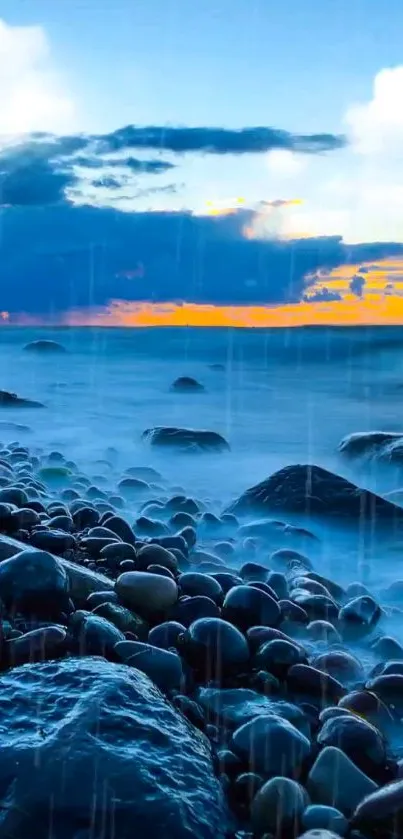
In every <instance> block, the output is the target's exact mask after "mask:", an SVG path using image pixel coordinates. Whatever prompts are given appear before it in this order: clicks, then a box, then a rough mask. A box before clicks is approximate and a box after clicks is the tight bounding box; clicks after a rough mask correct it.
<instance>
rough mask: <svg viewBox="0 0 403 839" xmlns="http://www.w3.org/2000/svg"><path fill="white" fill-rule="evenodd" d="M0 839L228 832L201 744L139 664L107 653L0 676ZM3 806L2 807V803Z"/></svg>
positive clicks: (204, 837) (173, 838) (160, 838)
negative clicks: (122, 662)
mask: <svg viewBox="0 0 403 839" xmlns="http://www.w3.org/2000/svg"><path fill="white" fill-rule="evenodd" d="M0 708H1V717H2V726H1V730H0V747H1V753H2V760H1V766H0V784H1V790H2V802H3V804H2V807H1V808H0V835H2V836H15V837H17V836H18V837H22V836H30V835H32V825H33V824H34V825H35V831H34V832H35V839H48V837H49V836H50V835H52V839H72V837H76V836H77V839H78V836H81V835H83V836H84V835H87V833H88V836H89V834H90V833H91V837H93V839H106V837H112V836H115V837H116V839H117V838H118V837H119V839H133V836H134V835H135V833H136V830H137V827H136V825H141V835H142V836H147V837H148V839H165V838H166V837H167V836H169V839H224V836H225V835H226V833H227V832H228V821H227V813H226V810H225V806H224V804H223V801H222V793H221V789H220V786H219V783H218V781H217V780H216V778H215V777H214V774H213V768H212V761H211V755H210V750H209V746H208V743H207V741H206V739H205V737H204V736H203V735H202V734H200V733H199V732H198V731H197V730H196V729H194V728H193V727H191V726H190V725H189V723H188V722H187V721H186V720H185V718H184V717H183V716H182V715H181V714H179V713H177V711H175V710H174V708H173V707H172V706H171V705H170V704H168V702H166V701H165V700H164V698H163V697H162V695H161V693H160V692H159V691H158V689H157V688H155V687H154V686H153V685H152V683H151V682H150V680H149V679H148V678H147V677H146V676H144V675H143V674H142V673H140V672H139V671H137V670H134V669H132V668H129V667H126V666H124V665H119V664H111V663H109V662H106V661H103V660H102V659H74V658H72V659H68V660H65V661H60V662H52V663H50V664H37V665H25V666H24V667H19V668H16V669H14V670H11V671H9V672H8V673H6V674H3V675H2V676H1V677H0ZM5 802H6V805H5Z"/></svg>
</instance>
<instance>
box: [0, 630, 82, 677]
mask: <svg viewBox="0 0 403 839" xmlns="http://www.w3.org/2000/svg"><path fill="white" fill-rule="evenodd" d="M66 638H67V632H66V630H65V629H64V628H63V627H61V626H46V627H41V628H40V629H34V630H32V631H31V632H26V633H25V634H23V635H21V636H20V637H19V638H12V639H10V640H9V641H7V642H6V647H5V653H6V659H7V662H8V663H9V664H10V665H11V666H12V667H16V666H18V665H19V664H26V663H28V662H33V661H47V660H49V659H51V658H54V657H55V656H57V655H60V654H61V653H62V652H64V651H65V647H64V642H65V640H66Z"/></svg>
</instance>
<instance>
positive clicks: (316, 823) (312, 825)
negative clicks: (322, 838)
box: [301, 804, 349, 839]
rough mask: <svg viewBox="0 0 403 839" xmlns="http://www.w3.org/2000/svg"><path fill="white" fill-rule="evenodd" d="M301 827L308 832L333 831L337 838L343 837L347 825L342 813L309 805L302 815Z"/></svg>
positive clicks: (332, 808)
mask: <svg viewBox="0 0 403 839" xmlns="http://www.w3.org/2000/svg"><path fill="white" fill-rule="evenodd" d="M301 827H302V828H303V829H304V830H310V831H311V830H312V831H318V830H333V831H334V832H335V833H336V834H337V835H338V836H345V835H346V833H347V831H348V827H349V825H348V820H347V819H346V817H345V816H343V813H341V812H340V810H336V808H335V807H328V806H326V805H325V804H310V805H309V807H307V808H306V810H304V812H303V814H302V817H301ZM317 839H319V837H317Z"/></svg>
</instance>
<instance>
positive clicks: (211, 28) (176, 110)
mask: <svg viewBox="0 0 403 839" xmlns="http://www.w3.org/2000/svg"><path fill="white" fill-rule="evenodd" d="M1 14H2V17H3V19H4V20H6V21H7V22H8V23H10V24H13V25H19V26H21V25H38V24H39V25H41V26H43V28H44V29H45V31H46V33H47V36H48V38H49V42H50V45H51V49H52V54H53V58H54V62H55V64H56V65H57V69H58V70H59V71H60V72H61V73H62V74H63V76H64V78H65V79H66V82H67V84H68V86H69V88H70V90H71V92H72V95H73V96H74V98H75V99H76V101H77V106H78V112H79V116H80V122H82V127H83V128H85V129H87V130H89V131H94V130H95V131H102V130H110V129H112V128H115V127H116V125H117V124H119V123H121V124H124V123H125V122H133V121H136V122H138V123H147V122H158V123H161V122H167V121H170V122H174V123H176V122H182V123H186V124H189V125H197V124H202V125H206V124H220V125H222V124H223V125H232V126H240V125H253V124H270V125H277V124H278V125H279V126H281V127H283V128H285V129H289V130H300V131H308V132H309V131H315V130H323V127H324V125H326V126H327V129H328V130H329V131H335V130H337V129H338V127H339V124H340V118H341V116H342V113H343V111H344V110H345V108H346V106H347V105H348V104H350V103H351V102H352V101H355V100H361V99H362V98H364V99H365V98H367V97H368V96H369V94H370V91H371V85H372V81H373V78H374V76H375V74H376V73H377V72H378V71H379V70H380V69H381V68H382V67H386V66H393V65H395V64H398V63H400V61H401V60H402V32H403V6H402V4H401V3H400V0H388V2H387V4H386V5H385V4H383V3H380V2H379V0H337V2H334V0H321V2H318V0H304V2H301V0H203V2H202V3H193V2H190V0H113V2H112V0H57V1H56V0H35V2H32V0H3V2H2V4H1Z"/></svg>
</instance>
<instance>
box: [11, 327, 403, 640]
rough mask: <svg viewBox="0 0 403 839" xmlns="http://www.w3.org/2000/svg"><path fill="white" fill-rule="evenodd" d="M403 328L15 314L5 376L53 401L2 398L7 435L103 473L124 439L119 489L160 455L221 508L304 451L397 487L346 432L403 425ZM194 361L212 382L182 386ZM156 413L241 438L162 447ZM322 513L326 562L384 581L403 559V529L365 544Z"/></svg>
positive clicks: (159, 465)
mask: <svg viewBox="0 0 403 839" xmlns="http://www.w3.org/2000/svg"><path fill="white" fill-rule="evenodd" d="M41 337H46V338H51V339H53V340H57V341H59V342H60V343H62V344H63V345H64V347H65V348H66V349H67V350H68V352H67V353H66V354H64V355H56V356H47V355H42V356H40V355H37V354H30V353H27V352H24V349H23V348H24V346H25V345H26V344H27V343H28V342H29V341H33V340H36V339H38V338H41ZM402 340H403V336H402V332H401V329H399V328H396V329H390V328H389V329H386V328H378V329H377V328H371V329H366V328H358V329H337V328H334V329H331V328H305V329H289V330H284V329H273V330H243V329H235V330H224V329H191V328H189V329H185V328H182V329H171V328H164V329H102V328H100V329H95V328H86V329H79V328H68V329H47V330H44V329H31V328H30V329H27V328H24V329H23V328H12V327H8V326H5V327H4V328H2V329H1V331H0V371H1V377H0V387H1V388H3V389H6V390H9V391H13V392H14V391H15V392H17V393H18V395H19V396H23V397H26V398H31V399H36V400H40V401H42V402H43V403H44V404H45V405H46V409H45V410H34V409H20V408H18V409H4V410H2V412H1V416H0V421H2V422H3V427H2V430H1V437H2V438H3V440H4V441H9V440H10V439H16V438H19V439H21V440H24V442H25V443H26V444H27V445H29V446H30V448H31V449H32V450H35V448H36V447H42V448H43V449H46V451H49V450H52V449H57V450H59V451H62V452H63V454H64V455H66V456H67V457H68V458H72V459H73V460H75V461H76V463H77V464H78V465H79V466H80V468H82V469H83V471H85V472H86V473H88V474H89V475H90V476H91V477H94V476H97V475H99V474H100V472H102V469H100V467H99V465H97V463H96V461H97V460H99V459H102V458H105V456H108V452H107V450H108V448H109V447H113V449H115V454H114V456H113V457H112V460H113V469H111V470H109V471H107V473H106V474H104V475H103V485H102V488H104V485H105V486H106V488H107V489H108V490H109V491H110V490H113V489H116V484H117V481H118V479H119V477H121V474H122V472H123V471H124V469H126V468H127V467H128V466H137V465H150V466H153V467H155V468H156V469H158V470H159V471H160V472H161V473H162V475H163V477H164V479H165V481H166V486H167V487H168V488H169V487H183V489H184V490H185V492H186V493H190V494H193V495H195V496H197V497H198V498H200V499H202V500H203V501H205V502H206V504H207V506H208V508H209V509H211V510H214V511H217V512H218V511H220V510H223V509H224V508H225V506H226V505H228V504H229V502H230V501H231V500H232V499H233V498H234V497H235V496H236V495H237V494H239V493H241V492H242V491H243V490H245V489H246V488H247V487H249V486H251V485H252V484H254V483H257V482H259V481H261V480H263V479H264V478H266V477H268V476H269V475H270V474H271V473H272V472H274V471H276V470H277V469H280V468H282V467H283V466H286V465H288V464H291V463H316V464H318V465H321V466H325V467H327V468H329V469H332V470H333V471H336V472H338V473H340V474H342V475H344V476H346V477H349V478H351V479H352V480H354V481H355V482H357V483H358V484H360V485H361V486H366V487H368V488H371V489H376V490H377V491H379V492H380V493H384V492H387V491H390V490H393V489H396V488H398V487H399V486H400V485H401V486H403V477H402V478H401V477H400V476H399V472H398V471H396V469H395V468H392V467H391V466H386V467H385V466H384V467H383V468H382V469H381V467H379V466H376V467H375V465H374V463H368V462H357V461H354V462H353V463H351V462H349V461H347V460H346V459H343V458H342V456H341V455H339V454H338V452H337V446H338V444H339V442H340V440H341V438H342V437H343V436H344V435H346V434H349V433H351V432H354V431H359V430H371V429H383V430H392V431H399V430H401V428H402V425H401V417H400V411H401V397H402V387H403V363H402V354H401V343H402ZM217 368H219V369H217ZM182 375H189V376H193V377H195V378H196V379H197V380H198V381H199V382H200V383H202V384H203V385H204V387H205V392H202V393H192V394H190V393H186V394H177V393H172V392H171V391H170V386H171V384H172V382H173V381H174V380H175V379H176V378H177V377H179V376H182ZM4 422H8V423H12V422H18V423H20V424H21V423H22V424H24V425H27V426H29V429H30V431H29V432H21V433H20V434H17V433H13V432H12V430H11V429H10V430H7V428H5V427H4ZM156 425H171V426H172V425H179V426H185V427H194V428H205V429H210V430H214V431H218V432H220V433H222V434H223V435H224V436H225V437H226V439H227V440H228V441H229V443H230V446H231V451H230V452H229V453H220V454H203V455H201V456H200V455H199V456H194V455H183V454H181V455H178V454H172V453H167V452H166V451H164V452H158V451H156V450H155V449H151V448H150V447H149V446H148V445H147V444H146V443H144V442H143V441H142V439H141V434H142V432H143V431H144V430H145V429H146V428H149V427H150V426H156ZM109 456H110V452H109ZM95 482H96V481H95ZM128 512H129V513H130V514H132V513H133V515H134V514H135V512H136V510H135V509H134V508H133V510H131V509H129V511H128ZM287 520H289V517H288V519H287ZM303 523H305V524H306V522H303ZM311 524H313V525H314V527H313V529H314V531H315V533H316V534H317V535H318V536H320V538H321V542H320V543H319V544H320V547H318V546H317V547H316V549H315V550H316V559H315V560H314V564H315V566H316V567H317V568H318V570H322V571H323V572H325V571H326V570H327V571H328V572H331V573H332V575H333V576H334V577H335V578H339V579H341V580H342V581H343V582H351V581H352V580H355V579H362V580H364V581H365V583H366V584H367V585H369V586H373V587H375V588H379V586H382V585H384V584H385V583H386V582H387V581H388V580H390V579H391V578H392V579H393V578H396V573H397V574H399V573H400V571H399V566H400V565H401V559H400V556H401V553H400V547H399V543H396V540H393V539H392V540H391V543H390V544H389V543H388V540H386V541H382V543H381V544H379V541H377V542H373V541H370V542H369V543H368V541H367V542H366V543H365V544H364V543H363V542H362V539H360V537H359V536H358V537H357V536H356V535H355V536H354V537H352V538H350V536H349V534H347V532H344V531H343V529H342V528H341V527H340V526H338V527H337V528H336V530H334V529H333V530H332V531H331V533H329V531H328V530H326V531H325V530H324V526H323V523H321V522H315V523H311ZM301 547H304V546H303V545H302V546H301ZM310 550H312V546H310ZM401 574H402V576H403V566H402V571H401ZM402 635H403V628H402Z"/></svg>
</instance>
